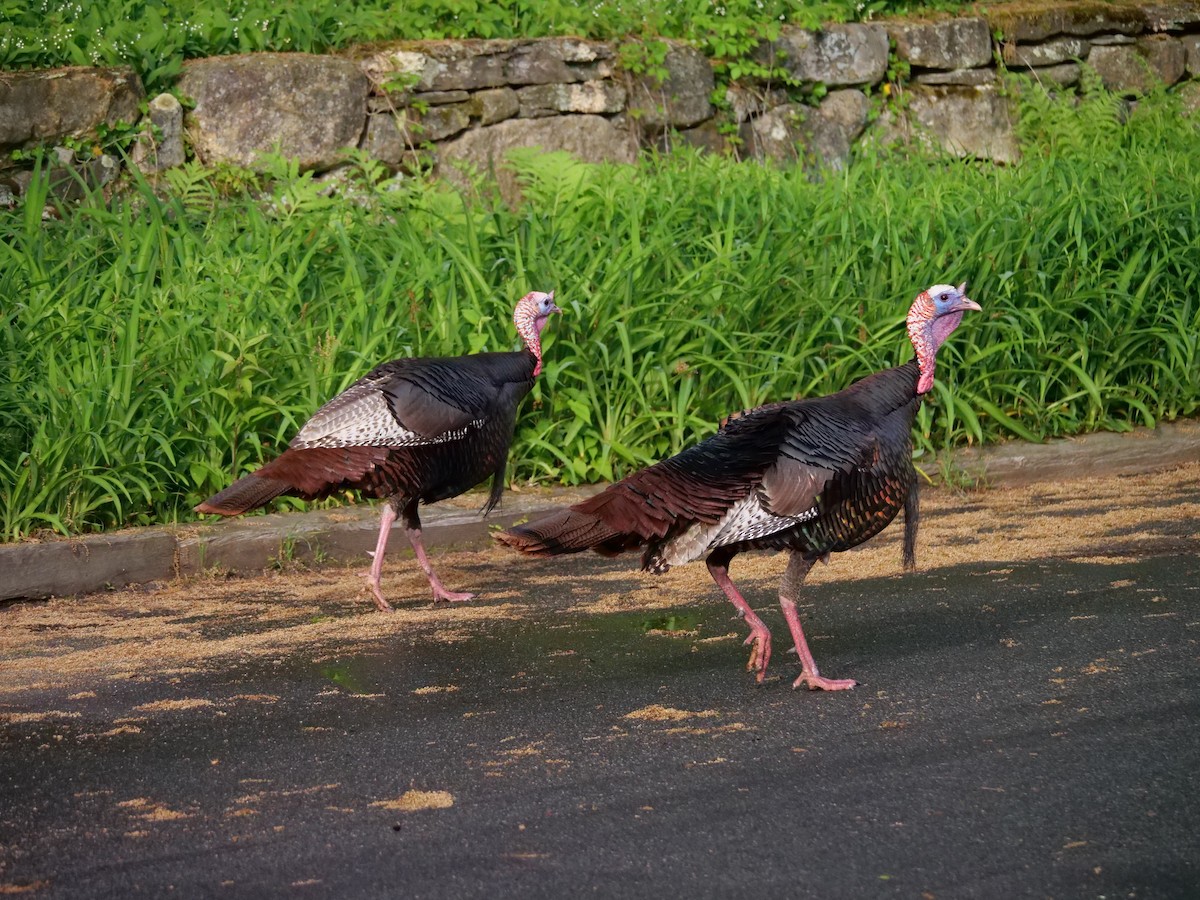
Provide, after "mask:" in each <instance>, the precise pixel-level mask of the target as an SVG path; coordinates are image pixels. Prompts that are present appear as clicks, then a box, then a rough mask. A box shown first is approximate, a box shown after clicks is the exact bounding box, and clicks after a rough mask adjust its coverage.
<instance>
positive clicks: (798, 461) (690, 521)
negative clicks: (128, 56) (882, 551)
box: [497, 283, 979, 691]
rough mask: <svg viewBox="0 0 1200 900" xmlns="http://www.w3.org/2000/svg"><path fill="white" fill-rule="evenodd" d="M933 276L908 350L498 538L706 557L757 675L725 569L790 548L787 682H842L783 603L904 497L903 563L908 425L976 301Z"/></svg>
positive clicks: (912, 496) (753, 627)
mask: <svg viewBox="0 0 1200 900" xmlns="http://www.w3.org/2000/svg"><path fill="white" fill-rule="evenodd" d="M965 290H966V284H965V283H964V284H962V285H960V286H959V287H957V288H954V287H951V286H950V285H945V284H939V285H934V286H933V287H931V288H930V289H929V290H927V291H924V292H922V293H921V294H919V295H918V296H917V298H916V300H915V301H914V302H913V304H912V308H911V309H910V310H909V313H908V334H909V338H910V339H911V340H912V343H913V347H914V348H915V349H916V358H915V359H914V360H912V361H911V362H908V363H906V364H904V365H902V366H898V367H896V368H894V369H888V370H886V371H883V372H878V373H876V374H874V375H869V376H868V377H866V378H863V379H862V380H861V381H858V382H856V383H855V384H852V385H851V386H850V387H848V388H846V389H845V390H843V391H839V392H838V393H836V394H830V395H828V396H826V397H819V398H815V399H807V400H795V401H790V402H783V403H772V404H770V405H767V406H763V407H760V408H758V409H755V410H751V411H749V412H746V413H743V414H741V415H737V416H734V417H731V418H729V419H727V420H726V421H725V422H724V423H723V424H722V426H721V427H720V429H719V430H718V431H717V433H716V434H714V435H713V436H712V437H709V438H708V439H706V440H704V441H702V442H701V443H699V444H697V445H695V446H693V447H690V448H688V449H687V450H684V451H683V452H682V453H679V454H678V455H676V456H673V457H671V458H670V459H667V460H664V461H663V462H660V463H657V464H655V465H653V466H650V467H649V468H647V469H643V470H641V471H640V472H636V473H634V474H633V475H630V476H629V477H628V478H625V479H624V480H623V481H620V482H617V483H616V484H614V485H611V486H610V487H608V488H607V489H605V490H604V491H602V492H601V493H599V494H597V495H596V496H594V497H591V498H589V499H588V500H585V501H583V502H582V503H577V504H575V505H574V506H571V507H569V508H567V509H563V510H559V511H558V512H555V513H551V514H549V515H547V516H545V517H543V518H540V519H538V520H536V521H534V522H531V523H529V524H527V525H521V526H518V527H514V528H510V529H509V530H508V531H505V532H502V533H501V534H499V535H497V539H498V540H500V541H501V542H503V543H504V544H507V545H508V546H510V547H512V548H514V549H516V550H519V551H521V552H522V553H526V554H529V555H531V556H552V555H556V554H560V553H576V552H579V551H581V550H587V549H592V550H596V551H598V552H600V553H603V554H610V555H614V554H617V553H620V552H622V551H624V550H630V549H633V548H635V547H644V548H645V550H644V552H643V555H642V568H643V569H646V570H648V571H651V572H656V573H661V572H665V571H667V569H669V568H670V567H671V566H678V565H681V564H682V563H686V562H691V561H692V560H695V559H699V558H701V557H705V558H706V562H707V564H708V571H709V573H710V574H711V575H712V578H713V580H714V581H715V582H716V583H717V585H718V586H719V587H720V588H721V590H722V591H724V592H725V595H726V596H727V597H728V598H729V599H730V601H732V603H733V605H734V606H735V607H737V610H738V612H739V614H740V615H742V616H744V617H745V619H746V621H747V622H748V623H749V625H750V636H749V637H748V638H747V639H746V643H747V644H750V645H751V651H750V661H749V664H748V666H747V668H748V669H749V670H750V671H754V672H757V677H758V681H760V682H761V681H762V680H763V676H764V675H765V674H766V671H767V664H768V662H769V661H770V658H771V634H770V632H769V631H768V630H767V627H766V626H765V625H764V624H763V622H762V620H761V619H760V618H759V617H758V616H757V615H755V613H754V611H753V610H752V609H751V608H750V606H749V604H747V603H746V601H745V599H743V597H742V595H741V594H740V593H739V592H738V589H737V588H736V587H735V586H734V584H733V582H732V581H731V580H730V579H729V563H730V560H732V559H733V557H734V556H735V555H737V554H738V553H741V552H742V551H744V550H787V551H789V552H790V554H791V558H790V560H789V562H788V567H787V571H786V572H785V574H784V576H783V583H782V585H781V587H780V592H779V603H780V606H781V607H782V608H783V615H784V618H785V619H786V620H787V623H788V627H789V629H790V631H791V633H792V639H793V641H794V642H795V651H796V653H797V654H798V655H799V657H800V664H801V668H802V671H801V674H800V677H799V678H797V679H796V681H795V682H794V683H793V687H799V686H800V685H801V684H806V685H807V686H808V687H809V688H810V689H812V690H832V691H837V690H844V689H846V688H850V687H853V686H854V684H855V682H854V681H853V680H851V679H841V680H835V679H829V678H824V677H822V676H821V674H820V673H819V672H818V671H817V666H816V664H815V663H814V662H813V658H812V654H811V653H810V652H809V649H808V642H807V641H806V640H805V638H804V630H803V629H802V628H801V626H800V617H799V615H798V614H797V612H796V599H797V597H798V595H799V590H800V586H801V584H802V583H803V581H804V578H805V576H806V575H807V574H808V571H809V569H811V568H812V566H813V564H814V563H815V562H816V561H817V560H819V559H825V560H828V556H829V554H830V553H833V552H838V551H842V550H849V549H850V548H851V547H855V546H857V545H858V544H861V543H862V542H863V541H866V540H868V539H869V538H871V537H873V536H874V535H876V534H878V533H879V532H880V531H882V530H883V529H884V528H885V527H886V526H887V525H888V523H890V522H891V521H892V519H893V518H895V516H896V514H897V513H898V512H899V511H900V509H901V508H902V507H903V508H904V511H905V529H904V546H903V554H904V564H905V566H906V568H912V567H913V565H914V563H915V555H914V553H915V546H916V537H917V514H918V508H917V491H916V489H915V487H916V485H915V471H914V469H913V464H912V425H913V418H914V417H915V416H916V413H917V409H918V407H919V406H920V405H921V399H922V398H923V397H924V395H925V394H927V393H928V392H929V390H930V389H931V388H932V387H933V369H934V362H935V357H936V354H937V350H938V347H940V346H941V344H942V342H943V341H945V340H946V338H947V337H949V335H950V333H951V332H952V331H953V330H954V329H955V328H957V327H958V324H959V322H960V321H961V320H962V316H963V313H964V312H965V311H966V310H970V309H973V310H978V309H979V305H978V304H976V303H975V302H974V301H973V300H970V299H968V298H967V297H966V296H965V295H964V293H963V292H964V291H965Z"/></svg>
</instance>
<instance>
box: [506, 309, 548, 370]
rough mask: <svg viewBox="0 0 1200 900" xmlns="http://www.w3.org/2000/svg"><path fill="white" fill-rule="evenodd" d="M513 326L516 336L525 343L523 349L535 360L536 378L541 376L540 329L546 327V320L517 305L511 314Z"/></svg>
mask: <svg viewBox="0 0 1200 900" xmlns="http://www.w3.org/2000/svg"><path fill="white" fill-rule="evenodd" d="M513 324H514V325H516V326H517V334H519V335H520V336H521V340H523V341H524V342H525V348H526V349H527V350H528V351H529V352H530V353H532V354H533V357H534V359H536V360H537V365H536V366H534V367H533V374H534V377H535V378H536V377H537V376H538V375H541V374H542V329H543V328H545V327H546V320H545V319H544V318H543V319H538V318H537V314H536V313H535V312H534V311H533V310H532V309H528V308H526V307H525V306H524V305H523V304H518V305H517V310H516V312H514V313H513Z"/></svg>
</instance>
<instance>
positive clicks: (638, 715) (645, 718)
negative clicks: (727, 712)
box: [625, 703, 719, 722]
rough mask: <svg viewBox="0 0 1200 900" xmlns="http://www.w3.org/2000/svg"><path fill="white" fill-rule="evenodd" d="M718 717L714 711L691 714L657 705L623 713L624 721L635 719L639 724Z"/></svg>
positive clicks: (685, 710) (687, 711)
mask: <svg viewBox="0 0 1200 900" xmlns="http://www.w3.org/2000/svg"><path fill="white" fill-rule="evenodd" d="M716 715H719V713H718V712H717V711H716V710H715V709H702V710H699V711H698V712H693V711H692V710H689V709H675V708H673V707H670V706H660V705H659V704H657V703H654V704H651V705H650V706H643V707H642V708H641V709H635V710H634V711H633V712H630V713H625V718H626V719H637V720H638V721H641V722H682V721H683V720H684V719H711V718H712V717H713V716H716Z"/></svg>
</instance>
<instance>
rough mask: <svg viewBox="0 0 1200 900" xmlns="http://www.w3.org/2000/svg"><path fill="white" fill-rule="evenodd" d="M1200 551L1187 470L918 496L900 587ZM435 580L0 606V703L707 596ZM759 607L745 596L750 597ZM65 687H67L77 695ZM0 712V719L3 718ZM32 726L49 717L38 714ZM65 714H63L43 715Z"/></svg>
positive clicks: (287, 584)
mask: <svg viewBox="0 0 1200 900" xmlns="http://www.w3.org/2000/svg"><path fill="white" fill-rule="evenodd" d="M901 533H902V532H901V526H899V524H893V525H892V526H891V527H890V528H889V529H888V530H887V531H885V532H884V533H883V534H881V535H879V536H878V537H877V538H875V539H874V540H873V541H870V542H868V543H867V544H866V545H864V546H863V547H862V548H860V549H857V550H855V551H852V552H850V553H845V554H837V555H835V556H834V557H833V559H832V561H831V564H830V565H828V566H816V567H815V568H814V569H813V571H812V573H811V574H810V576H809V580H810V581H811V582H812V583H837V582H847V581H856V580H860V579H867V578H879V577H901V576H902V572H901V568H900V535H901ZM1197 546H1200V464H1195V465H1191V466H1187V467H1184V468H1180V469H1177V470H1174V471H1168V472H1161V473H1156V474H1152V475H1139V476H1125V477H1107V478H1100V477H1093V478H1087V479H1081V480H1078V481H1074V482H1062V483H1057V484H1037V485H1033V486H1029V487H1023V488H1011V489H994V490H984V491H978V492H968V493H956V492H953V491H950V490H947V489H944V488H939V489H932V488H930V489H926V490H925V491H924V492H923V494H922V505H921V528H920V538H919V541H918V546H917V566H918V571H917V573H916V574H915V575H912V576H908V575H905V576H903V577H920V576H921V573H922V572H929V571H933V570H936V569H940V568H943V567H947V566H956V565H964V564H968V565H980V566H986V568H981V572H980V574H981V575H982V574H984V573H985V572H992V573H994V574H992V575H991V576H989V577H995V578H1003V577H1004V576H1003V575H1002V574H996V569H997V567H998V566H999V567H1003V566H1004V565H1005V564H1008V563H1014V562H1020V563H1024V562H1029V561H1032V560H1036V559H1045V558H1068V559H1077V560H1088V561H1110V562H1113V561H1123V560H1125V559H1129V558H1135V557H1137V556H1140V555H1143V554H1147V553H1155V552H1159V553H1161V552H1171V551H1175V550H1192V551H1194V550H1195V549H1196V548H1197ZM435 562H436V565H437V566H438V571H439V574H440V575H441V576H442V579H443V581H444V582H445V583H446V584H447V585H448V586H449V587H451V588H456V589H461V588H469V589H471V590H475V591H477V592H478V598H477V599H476V600H475V601H472V602H468V603H461V604H437V605H435V604H433V603H432V602H430V600H429V599H428V596H429V588H428V584H427V583H426V581H425V578H424V576H423V575H421V573H420V571H419V570H418V569H417V567H416V565H415V564H414V563H413V562H412V561H411V560H406V559H400V558H396V559H394V560H392V561H390V563H389V565H388V566H386V567H385V569H384V590H385V592H386V593H387V594H388V596H389V597H391V598H392V599H393V601H394V603H395V605H396V606H397V609H396V612H395V613H380V612H376V611H375V610H374V609H373V608H372V607H371V605H370V603H369V601H368V599H367V598H366V595H365V594H364V591H363V581H362V579H361V578H360V577H359V576H358V575H357V574H356V572H357V571H358V568H361V567H357V568H346V569H320V570H315V571H296V572H288V573H278V572H274V573H270V574H264V575H262V576H258V577H249V578H230V579H214V578H195V579H190V580H181V581H177V582H173V583H170V584H166V585H161V586H154V587H152V588H149V589H147V588H141V589H129V590H122V591H114V592H109V593H104V594H93V595H90V596H86V597H76V598H67V599H55V600H50V601H47V602H38V603H18V604H14V605H11V606H9V607H7V608H4V609H0V698H3V697H5V696H12V695H14V694H19V693H22V692H25V691H28V690H37V689H43V688H56V689H59V688H64V687H70V688H72V689H78V688H83V687H88V686H89V685H88V684H87V683H83V684H78V685H77V683H78V682H80V681H86V680H87V679H90V680H91V681H93V682H95V681H102V680H104V679H130V678H133V679H149V678H151V677H153V678H161V677H162V676H163V675H168V676H170V675H184V674H187V673H191V672H196V671H198V670H201V669H206V668H212V667H219V666H227V665H229V664H230V663H231V662H232V663H236V661H237V660H239V659H272V658H281V657H284V656H287V655H289V654H292V653H295V652H297V651H302V652H308V653H311V654H312V657H313V659H314V660H316V659H320V658H322V655H323V654H326V653H330V652H336V648H338V647H345V646H347V645H353V644H357V645H359V649H367V645H370V644H373V643H374V644H375V645H378V644H380V643H383V644H385V645H388V646H391V645H395V644H397V643H400V644H403V643H405V642H411V641H415V640H421V641H430V640H435V641H440V642H445V643H453V642H457V641H462V640H464V639H467V638H469V637H470V635H471V633H472V630H473V629H477V628H478V627H480V626H486V624H487V623H488V622H491V621H500V620H529V621H538V622H540V623H542V627H545V628H553V627H556V620H557V621H562V619H561V618H560V617H564V616H565V617H572V618H573V617H575V616H578V615H591V614H597V613H611V612H630V611H651V610H663V609H676V610H677V609H681V608H684V607H686V606H687V605H688V604H689V603H695V602H703V603H710V602H713V601H715V600H717V599H718V598H719V592H718V591H717V589H716V588H715V587H714V586H713V584H712V582H711V579H709V577H708V574H707V572H706V570H705V567H704V566H703V565H702V564H700V563H695V564H692V565H688V566H683V567H680V568H677V569H673V570H672V571H670V572H668V573H667V574H666V575H663V576H652V575H647V574H643V573H641V572H639V571H638V558H637V556H636V554H627V555H626V557H625V558H624V559H620V560H616V561H614V562H613V563H612V564H611V565H607V566H606V567H605V568H604V569H603V570H602V571H600V572H598V573H595V574H592V575H589V576H587V577H579V578H577V579H576V580H574V581H570V580H567V577H566V576H564V574H563V572H564V571H565V569H566V566H567V565H569V563H564V562H563V561H562V560H554V561H550V562H548V563H547V562H543V561H540V560H525V559H520V558H517V557H514V556H513V555H512V554H511V553H510V552H509V551H506V550H501V549H498V548H493V549H488V550H483V551H462V552H455V553H444V554H435ZM785 565H786V561H785V557H784V556H783V555H780V554H774V555H767V554H745V555H743V556H740V557H738V558H737V559H736V560H735V561H734V564H733V567H732V575H733V577H734V579H735V581H736V582H737V583H738V584H739V585H740V586H741V587H742V589H743V591H744V592H747V593H750V592H754V593H757V594H767V595H771V594H773V592H774V590H775V589H776V586H777V584H778V580H779V577H780V576H781V574H782V572H783V569H784V567H785ZM548 586H555V587H557V588H558V589H559V590H560V591H561V590H562V588H563V587H564V586H565V587H566V588H567V589H568V590H569V591H570V593H571V595H572V597H573V602H572V603H570V604H568V605H562V604H560V606H559V607H557V608H547V606H546V604H545V603H544V602H543V600H542V595H543V594H544V593H545V591H540V590H539V588H542V587H548ZM755 602H756V603H760V602H761V600H760V598H755ZM76 685H77V686H76ZM0 715H5V716H6V721H10V722H11V721H12V719H11V716H12V715H13V713H7V714H5V713H4V712H3V702H2V699H0ZM38 715H47V716H48V715H51V714H49V713H39V714H38ZM57 715H60V716H70V715H71V713H58V714H57Z"/></svg>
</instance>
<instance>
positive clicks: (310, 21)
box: [0, 0, 967, 91]
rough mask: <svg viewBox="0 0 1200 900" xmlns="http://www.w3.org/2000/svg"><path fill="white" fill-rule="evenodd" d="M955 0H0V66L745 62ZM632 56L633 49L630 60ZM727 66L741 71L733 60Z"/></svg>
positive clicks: (149, 76) (164, 86)
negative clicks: (498, 45) (783, 39)
mask: <svg viewBox="0 0 1200 900" xmlns="http://www.w3.org/2000/svg"><path fill="white" fill-rule="evenodd" d="M966 5H967V4H965V3H961V2H954V0H926V2H915V0H721V2H719V3H717V2H712V0H684V2H671V3H663V2H661V0H590V2H586V3H569V2H563V0H323V2H316V0H287V2H283V0H111V2H98V0H68V2H62V0H34V2H30V3H0V69H20V68H37V67H48V66H65V65H129V66H132V67H133V68H134V69H135V70H136V71H137V72H138V74H139V75H140V76H141V77H142V80H143V82H144V83H145V84H146V87H147V90H150V91H157V90H168V89H169V88H170V86H171V82H172V80H173V79H174V77H175V76H176V75H178V74H179V71H180V68H181V67H182V64H183V61H184V60H185V59H192V58H196V57H203V56H219V55H223V54H228V53H252V52H259V51H303V52H308V53H324V52H328V51H330V50H335V49H338V48H342V47H346V46H349V45H351V44H356V43H367V42H372V41H381V40H392V39H418V38H531V37H547V36H552V35H574V36H577V37H585V38H596V39H602V40H611V39H617V40H620V39H624V38H627V37H628V38H632V39H635V40H644V39H646V38H650V39H657V38H679V39H684V40H690V41H693V42H694V43H696V45H697V46H699V47H701V48H702V49H703V50H704V51H705V52H706V53H707V54H708V55H709V56H711V57H713V58H714V59H716V60H717V61H718V68H719V69H721V68H722V67H725V66H726V65H727V64H728V65H732V66H737V65H739V63H738V60H741V63H743V64H744V62H745V60H744V59H742V57H743V54H744V53H745V51H746V50H748V49H749V48H750V47H752V46H754V45H755V44H756V43H757V42H758V40H759V39H761V38H767V39H774V38H775V37H776V36H777V35H778V32H779V27H780V25H782V24H785V23H788V24H796V25H802V26H804V27H816V26H817V25H818V24H819V23H821V22H839V21H853V20H858V19H863V18H870V17H871V16H874V15H897V14H900V13H904V12H908V11H911V10H915V9H935V10H937V9H941V10H946V9H958V8H961V7H963V6H966ZM630 61H633V62H637V60H630ZM733 74H734V77H737V75H738V73H737V72H734V73H733Z"/></svg>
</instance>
